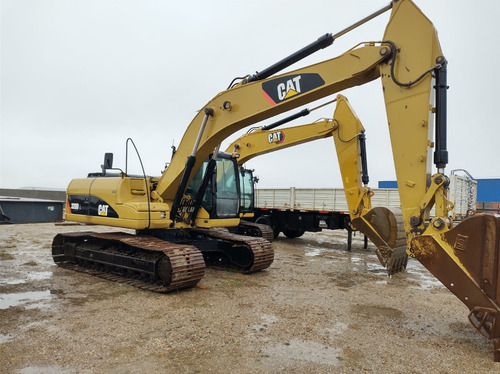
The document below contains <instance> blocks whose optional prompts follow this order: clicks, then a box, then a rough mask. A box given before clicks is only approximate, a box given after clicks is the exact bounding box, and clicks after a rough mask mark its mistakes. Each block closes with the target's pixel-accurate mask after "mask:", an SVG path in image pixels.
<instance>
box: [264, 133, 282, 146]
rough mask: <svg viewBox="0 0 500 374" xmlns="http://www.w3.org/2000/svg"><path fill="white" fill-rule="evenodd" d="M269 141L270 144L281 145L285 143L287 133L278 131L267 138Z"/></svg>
mask: <svg viewBox="0 0 500 374" xmlns="http://www.w3.org/2000/svg"><path fill="white" fill-rule="evenodd" d="M267 141H268V142H269V144H271V143H275V144H281V143H283V142H284V141H285V133H284V132H283V131H276V132H273V133H272V134H269V135H268V136H267Z"/></svg>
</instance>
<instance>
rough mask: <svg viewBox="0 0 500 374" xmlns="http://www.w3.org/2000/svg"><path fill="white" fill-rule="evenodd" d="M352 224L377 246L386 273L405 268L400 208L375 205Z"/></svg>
mask: <svg viewBox="0 0 500 374" xmlns="http://www.w3.org/2000/svg"><path fill="white" fill-rule="evenodd" d="M352 225H353V226H354V227H355V228H356V229H357V230H359V231H361V232H362V233H363V234H364V235H366V236H367V237H368V238H369V239H370V240H371V241H372V242H373V244H375V245H376V246H377V251H376V254H377V257H378V259H379V261H380V263H381V264H382V266H383V267H385V268H386V269H387V274H388V275H392V274H395V273H398V272H400V271H403V270H404V269H406V265H407V263H408V254H407V253H406V235H405V231H404V225H403V218H402V214H401V210H400V209H388V208H385V207H376V208H373V209H371V210H370V211H369V212H368V213H366V214H365V215H363V216H362V217H358V218H355V219H354V220H353V221H352Z"/></svg>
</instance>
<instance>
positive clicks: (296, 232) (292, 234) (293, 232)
mask: <svg viewBox="0 0 500 374" xmlns="http://www.w3.org/2000/svg"><path fill="white" fill-rule="evenodd" d="M305 232H306V230H304V229H287V230H283V234H285V236H286V237H287V238H290V239H294V238H299V237H301V236H302V235H304V233H305Z"/></svg>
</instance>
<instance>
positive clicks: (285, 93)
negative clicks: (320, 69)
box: [262, 73, 325, 105]
mask: <svg viewBox="0 0 500 374" xmlns="http://www.w3.org/2000/svg"><path fill="white" fill-rule="evenodd" d="M324 84H325V81H324V80H323V78H321V76H320V75H319V74H316V73H305V74H296V75H287V76H284V77H280V78H276V79H273V80H270V81H267V82H264V83H262V93H263V95H264V97H265V98H266V100H267V101H269V103H271V105H276V104H279V103H280V102H282V101H285V100H288V99H290V98H292V97H295V96H297V95H300V94H302V93H305V92H308V91H311V90H314V89H315V88H318V87H321V86H322V85H324Z"/></svg>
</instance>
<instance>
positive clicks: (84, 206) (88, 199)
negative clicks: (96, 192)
mask: <svg viewBox="0 0 500 374" xmlns="http://www.w3.org/2000/svg"><path fill="white" fill-rule="evenodd" d="M68 208H69V212H68V213H71V214H83V215H86V216H102V217H112V218H118V214H117V213H116V211H115V210H114V209H113V208H111V207H110V206H109V204H108V203H107V202H105V201H104V200H102V199H99V198H98V197H95V196H88V195H69V196H68Z"/></svg>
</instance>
